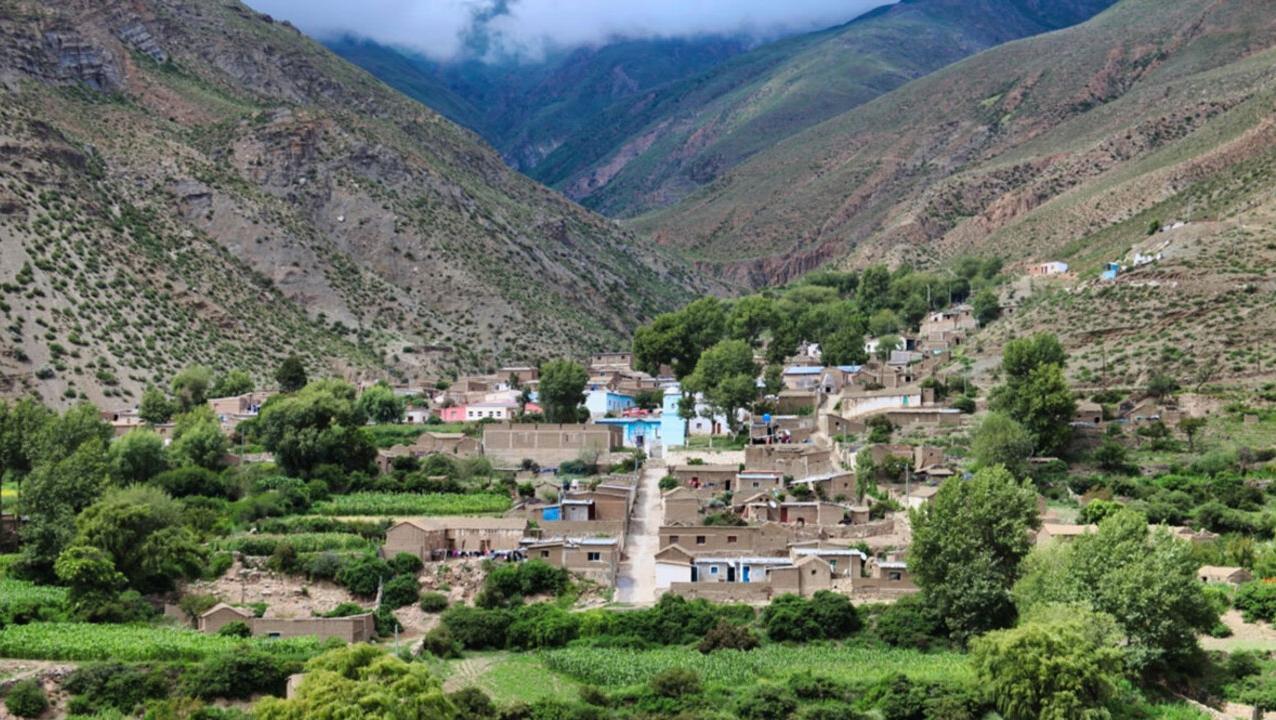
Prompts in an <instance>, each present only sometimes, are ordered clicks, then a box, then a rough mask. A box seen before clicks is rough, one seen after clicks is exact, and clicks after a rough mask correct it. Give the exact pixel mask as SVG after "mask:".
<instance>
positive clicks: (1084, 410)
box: [1072, 400, 1103, 425]
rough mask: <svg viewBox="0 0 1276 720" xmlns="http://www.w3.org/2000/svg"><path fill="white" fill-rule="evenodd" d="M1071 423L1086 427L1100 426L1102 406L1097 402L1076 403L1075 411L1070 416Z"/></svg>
mask: <svg viewBox="0 0 1276 720" xmlns="http://www.w3.org/2000/svg"><path fill="white" fill-rule="evenodd" d="M1072 421H1073V422H1079V423H1085V424H1087V425H1101V424H1102V423H1103V406H1102V405H1100V404H1099V403H1097V402H1091V401H1089V400H1081V401H1079V402H1077V411H1076V413H1075V414H1074V415H1073V416H1072Z"/></svg>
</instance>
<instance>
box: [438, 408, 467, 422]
mask: <svg viewBox="0 0 1276 720" xmlns="http://www.w3.org/2000/svg"><path fill="white" fill-rule="evenodd" d="M439 418H440V419H441V420H443V422H445V423H459V422H465V406H464V405H453V406H452V407H445V408H443V409H441V410H439Z"/></svg>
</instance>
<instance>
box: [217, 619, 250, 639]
mask: <svg viewBox="0 0 1276 720" xmlns="http://www.w3.org/2000/svg"><path fill="white" fill-rule="evenodd" d="M217 634H218V635H221V636H222V637H239V638H246V637H252V636H253V629H252V628H250V627H248V623H246V622H244V621H243V620H235V621H234V622H228V623H226V624H225V625H222V626H221V627H219V628H217Z"/></svg>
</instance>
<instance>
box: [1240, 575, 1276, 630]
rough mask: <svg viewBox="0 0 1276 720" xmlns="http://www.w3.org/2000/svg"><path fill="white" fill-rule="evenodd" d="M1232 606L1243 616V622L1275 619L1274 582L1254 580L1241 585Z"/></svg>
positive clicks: (1275, 595) (1275, 599) (1275, 589)
mask: <svg viewBox="0 0 1276 720" xmlns="http://www.w3.org/2000/svg"><path fill="white" fill-rule="evenodd" d="M1232 604H1233V605H1235V606H1236V609H1237V610H1240V611H1241V614H1242V615H1244V616H1245V622H1251V623H1252V622H1255V621H1258V620H1264V621H1266V622H1272V620H1273V619H1276V582H1267V581H1265V580H1255V581H1252V582H1247V583H1245V584H1244V585H1241V587H1240V589H1239V590H1237V591H1236V596H1235V597H1234V598H1232Z"/></svg>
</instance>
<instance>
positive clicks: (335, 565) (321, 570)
mask: <svg viewBox="0 0 1276 720" xmlns="http://www.w3.org/2000/svg"><path fill="white" fill-rule="evenodd" d="M340 571H341V556H340V555H338V554H336V553H334V552H329V551H325V552H321V553H319V554H318V555H315V556H314V557H312V558H311V559H310V563H309V566H308V567H307V568H306V574H307V575H309V576H310V579H312V580H335V579H336V577H337V573H338V572H340Z"/></svg>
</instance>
